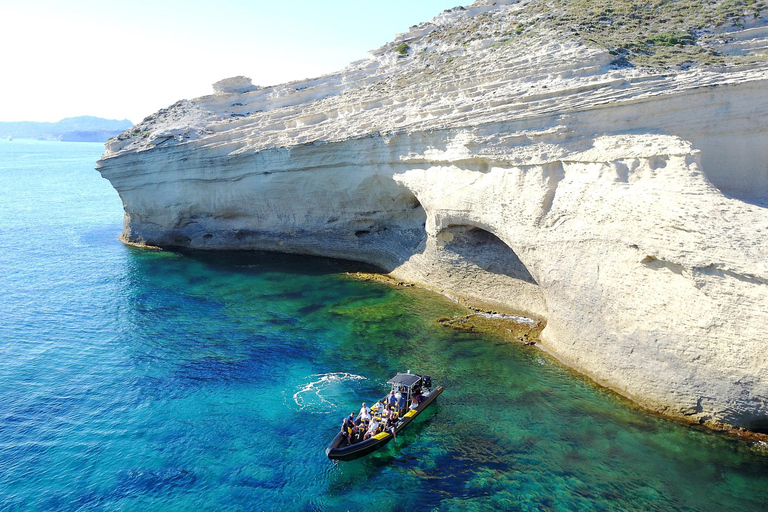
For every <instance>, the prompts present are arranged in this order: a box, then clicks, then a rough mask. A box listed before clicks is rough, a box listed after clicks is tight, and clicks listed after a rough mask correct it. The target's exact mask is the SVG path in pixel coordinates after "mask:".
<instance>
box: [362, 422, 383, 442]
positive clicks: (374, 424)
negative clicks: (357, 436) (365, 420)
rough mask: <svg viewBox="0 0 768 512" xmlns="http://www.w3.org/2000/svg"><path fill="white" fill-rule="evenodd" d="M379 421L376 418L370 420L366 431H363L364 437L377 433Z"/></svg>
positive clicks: (367, 437)
mask: <svg viewBox="0 0 768 512" xmlns="http://www.w3.org/2000/svg"><path fill="white" fill-rule="evenodd" d="M379 425H380V423H379V422H378V421H376V419H373V420H371V423H370V425H368V431H367V432H366V433H365V436H364V439H369V438H370V437H371V436H374V435H376V434H377V433H378V430H379Z"/></svg>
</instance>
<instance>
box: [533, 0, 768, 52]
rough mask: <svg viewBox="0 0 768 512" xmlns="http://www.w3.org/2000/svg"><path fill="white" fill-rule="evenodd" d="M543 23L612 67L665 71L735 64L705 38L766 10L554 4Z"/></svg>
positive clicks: (749, 2)
mask: <svg viewBox="0 0 768 512" xmlns="http://www.w3.org/2000/svg"><path fill="white" fill-rule="evenodd" d="M551 5H552V8H553V10H552V13H551V14H550V15H549V16H548V21H549V22H550V23H552V24H553V25H554V26H556V27H558V28H559V29H561V30H567V31H570V32H571V33H572V34H573V35H574V36H576V37H577V38H579V39H581V40H582V41H584V42H585V43H587V44H597V45H599V46H602V47H604V48H606V49H608V50H609V51H610V52H611V53H612V54H613V55H615V56H616V61H615V62H616V63H617V64H622V63H623V64H626V65H639V66H649V67H670V66H680V65H685V64H725V63H728V62H729V61H732V60H734V59H733V58H728V57H727V56H725V55H722V54H720V53H718V51H717V50H716V49H715V48H713V47H709V46H707V44H706V40H707V36H708V35H709V34H711V33H717V32H722V31H726V30H729V29H734V28H738V27H741V26H743V25H745V24H749V23H751V22H754V20H757V19H758V18H760V17H761V15H763V14H764V13H765V12H766V10H768V5H767V4H766V2H765V1H764V0H720V1H713V0H651V1H633V0H555V1H554V2H551Z"/></svg>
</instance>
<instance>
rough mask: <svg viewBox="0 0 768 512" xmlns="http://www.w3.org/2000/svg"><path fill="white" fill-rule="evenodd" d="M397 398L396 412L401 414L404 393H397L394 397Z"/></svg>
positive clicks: (403, 404) (403, 407) (403, 405)
mask: <svg viewBox="0 0 768 512" xmlns="http://www.w3.org/2000/svg"><path fill="white" fill-rule="evenodd" d="M395 397H396V398H397V410H398V411H399V412H400V414H403V410H404V409H405V402H406V398H405V393H402V392H401V393H398V394H396V395H395Z"/></svg>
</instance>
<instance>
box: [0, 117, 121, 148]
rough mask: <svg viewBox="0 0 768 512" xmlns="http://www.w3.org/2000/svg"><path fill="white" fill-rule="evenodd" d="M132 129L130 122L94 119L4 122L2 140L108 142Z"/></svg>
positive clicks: (1, 123) (0, 130) (76, 118)
mask: <svg viewBox="0 0 768 512" xmlns="http://www.w3.org/2000/svg"><path fill="white" fill-rule="evenodd" d="M132 126H133V123H132V122H130V121H129V120H128V119H123V120H121V121H118V120H116V119H103V118H101V117H94V116H79V117H67V118H65V119H62V120H61V121H58V122H55V123H39V122H34V121H19V122H0V138H3V139H7V138H8V137H11V138H14V139H36V140H62V141H70V142H105V141H106V140H107V139H109V138H110V137H114V136H116V135H119V134H121V133H123V132H124V131H125V130H128V129H129V128H131V127H132Z"/></svg>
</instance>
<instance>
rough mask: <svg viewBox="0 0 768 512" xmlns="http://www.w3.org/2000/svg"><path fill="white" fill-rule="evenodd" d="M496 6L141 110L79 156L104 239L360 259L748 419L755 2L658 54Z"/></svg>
mask: <svg viewBox="0 0 768 512" xmlns="http://www.w3.org/2000/svg"><path fill="white" fill-rule="evenodd" d="M498 3H499V4H501V5H496V4H494V5H491V2H478V3H476V4H474V5H473V6H471V7H469V8H467V9H463V10H453V11H450V12H445V13H443V14H442V15H441V16H438V17H437V18H435V19H434V20H432V22H430V23H425V24H422V25H419V26H416V27H412V29H411V31H410V32H408V33H407V34H405V35H402V36H400V37H399V38H398V39H397V40H396V41H395V42H393V43H391V44H390V45H387V46H385V47H383V48H381V49H379V50H377V51H376V52H373V58H372V59H370V60H367V61H362V62H357V63H354V64H352V65H350V66H349V67H348V68H347V69H345V70H343V71H342V72H340V73H338V74H336V75H330V76H325V77H321V78H318V79H313V80H307V81H304V82H295V83H290V84H284V85H280V86H275V87H266V88H259V89H256V90H248V89H249V87H246V86H249V84H250V81H249V80H247V79H243V77H237V78H236V79H230V80H224V81H222V82H219V85H220V87H218V89H217V93H216V94H214V95H211V96H206V97H203V98H197V99H195V100H191V101H182V102H179V103H177V104H175V105H174V106H172V107H170V108H169V109H165V110H163V111H160V112H159V113H157V114H155V115H153V116H150V117H149V118H147V119H145V121H144V122H142V123H141V124H140V125H138V126H136V127H134V128H133V129H132V130H131V131H129V132H126V133H125V134H123V135H122V136H120V137H119V138H117V139H114V140H113V141H111V142H110V143H108V144H107V151H106V153H105V154H104V156H103V158H102V160H100V162H99V170H100V171H101V173H102V175H103V176H104V177H105V178H107V179H108V180H110V182H111V183H112V184H113V186H114V187H115V188H116V189H117V191H118V192H119V193H120V196H121V198H122V200H123V203H124V207H125V228H124V231H123V234H122V239H123V240H124V241H126V242H129V243H136V244H147V245H157V246H184V247H191V248H197V249H263V250H272V251H285V252H293V253H302V254H316V255H323V256H331V257H340V258H347V259H355V260H360V261H365V262H370V263H374V264H376V265H378V266H380V267H382V268H383V269H385V270H386V271H388V272H391V273H392V274H393V275H395V276H397V277H398V278H399V279H408V280H412V281H417V282H421V283H423V284H425V285H427V286H429V287H431V288H433V289H436V290H439V291H441V292H443V293H446V294H453V295H458V296H462V297H466V298H470V299H474V300H476V301H479V302H483V303H486V304H494V305H499V306H502V307H506V308H508V309H512V310H515V311H518V312H523V313H526V314H528V315H530V316H532V317H536V318H541V319H545V320H546V321H547V327H546V329H545V330H544V332H543V333H542V337H543V339H544V342H545V345H546V348H547V349H548V350H549V351H551V352H552V353H553V354H555V355H556V356H557V357H559V358H560V359H562V360H563V361H564V362H566V363H567V364H569V365H571V366H572V367H574V368H577V369H579V370H581V371H583V372H584V373H586V374H587V375H589V376H591V377H592V378H594V379H595V380H596V381H598V382H600V383H602V384H604V385H606V386H609V387H611V388H612V389H615V390H617V391H619V392H620V393H622V394H624V395H627V396H629V397H631V398H633V399H634V400H636V401H638V402H640V403H642V404H644V405H647V406H649V407H652V408H654V409H658V410H662V411H665V412H667V413H670V414H674V415H683V416H688V417H691V418H693V419H696V420H701V421H707V422H711V423H713V424H717V423H724V424H730V425H735V426H743V427H752V428H759V425H761V422H762V421H764V420H765V418H766V417H768V361H766V357H767V356H766V353H768V351H766V344H768V334H766V332H765V330H764V328H765V327H764V326H766V325H768V285H767V284H766V280H767V279H768V209H767V208H766V205H767V204H768V65H766V63H765V59H764V58H763V59H762V60H761V58H760V55H762V54H761V53H760V52H764V51H765V48H766V47H768V44H767V43H766V40H767V39H766V38H767V37H768V31H767V30H764V29H763V28H761V27H764V26H765V24H766V20H765V19H764V18H760V17H755V18H754V19H753V20H752V21H751V25H747V26H745V27H743V28H742V29H741V30H740V31H737V32H732V33H730V34H725V33H724V34H723V35H722V50H723V52H726V51H731V50H732V48H733V47H734V45H736V46H737V47H738V48H737V49H738V51H739V52H740V54H741V55H745V54H749V55H752V56H753V57H754V58H750V59H748V60H745V61H744V62H741V61H739V62H736V63H731V64H730V65H728V66H723V67H720V68H714V67H711V66H710V67H700V66H699V67H697V66H693V67H691V68H690V69H687V70H676V71H669V70H667V71H663V72H661V71H658V70H655V71H654V70H648V69H640V68H633V67H621V68H617V67H616V59H615V56H614V55H611V53H610V52H609V51H607V50H605V49H601V48H596V47H589V46H585V45H584V44H582V43H581V42H580V41H579V40H577V39H575V38H569V37H567V36H565V35H564V34H563V32H562V31H554V30H550V29H549V28H547V26H546V24H543V25H542V26H541V27H540V29H539V30H537V31H531V32H530V33H523V34H518V30H519V28H515V27H519V26H520V25H521V23H522V24H523V25H524V24H525V23H526V20H528V18H526V16H529V17H530V16H531V12H533V11H531V10H530V9H531V6H535V4H536V2H519V3H515V2H512V3H506V4H505V3H504V2H498ZM470 29H471V30H470ZM725 30H726V29H725V28H724V29H722V31H723V32H725ZM467 33H471V34H472V35H473V39H472V40H471V41H469V42H467V41H463V40H461V39H460V38H459V37H458V36H457V34H467ZM509 34H515V35H514V36H510V35H509ZM462 37H463V36H462ZM711 40H713V41H715V42H714V43H710V44H719V43H717V42H716V41H717V39H711ZM734 41H737V43H738V44H737V43H734ZM729 45H730V46H729ZM729 49H731V50H729ZM745 52H746V53H745ZM750 52H751V53H750ZM221 84H224V86H222V85H221ZM233 87H234V88H235V89H237V90H235V89H232V88H233ZM239 87H246V89H245V90H241V89H238V88H239ZM499 371H503V369H499Z"/></svg>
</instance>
